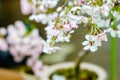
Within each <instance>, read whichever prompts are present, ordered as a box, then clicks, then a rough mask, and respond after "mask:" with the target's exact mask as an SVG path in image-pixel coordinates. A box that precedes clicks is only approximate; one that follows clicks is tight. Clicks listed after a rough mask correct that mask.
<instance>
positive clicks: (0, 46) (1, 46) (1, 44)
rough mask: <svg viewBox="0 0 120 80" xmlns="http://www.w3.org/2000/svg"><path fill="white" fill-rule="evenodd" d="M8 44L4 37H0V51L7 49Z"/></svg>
mask: <svg viewBox="0 0 120 80" xmlns="http://www.w3.org/2000/svg"><path fill="white" fill-rule="evenodd" d="M7 50H8V45H7V42H6V41H5V40H4V39H0V51H7Z"/></svg>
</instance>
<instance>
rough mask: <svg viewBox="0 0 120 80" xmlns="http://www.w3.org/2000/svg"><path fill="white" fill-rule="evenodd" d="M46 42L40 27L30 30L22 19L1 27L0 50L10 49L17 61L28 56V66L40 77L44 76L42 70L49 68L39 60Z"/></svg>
mask: <svg viewBox="0 0 120 80" xmlns="http://www.w3.org/2000/svg"><path fill="white" fill-rule="evenodd" d="M44 44H45V41H44V40H43V39H42V38H41V36H40V35H39V31H38V29H37V28H33V29H32V30H30V31H29V30H28V29H27V27H26V25H25V24H24V23H23V22H22V21H16V22H15V23H14V24H11V25H8V26H7V29H5V28H0V51H9V52H10V54H11V55H12V56H13V59H14V61H16V62H21V61H22V60H23V59H25V58H26V57H27V61H26V64H27V66H29V67H31V68H32V70H33V72H34V73H35V75H36V76H39V77H40V75H41V76H42V73H41V72H40V71H42V70H44V69H45V68H47V67H46V66H45V65H44V64H43V62H42V61H41V60H39V57H40V56H41V54H42V52H43V47H44Z"/></svg>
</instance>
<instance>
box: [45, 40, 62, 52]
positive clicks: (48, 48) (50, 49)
mask: <svg viewBox="0 0 120 80" xmlns="http://www.w3.org/2000/svg"><path fill="white" fill-rule="evenodd" d="M43 45H44V47H43V52H44V53H47V54H52V53H55V52H56V51H57V50H60V48H59V47H53V46H50V44H49V43H46V42H43Z"/></svg>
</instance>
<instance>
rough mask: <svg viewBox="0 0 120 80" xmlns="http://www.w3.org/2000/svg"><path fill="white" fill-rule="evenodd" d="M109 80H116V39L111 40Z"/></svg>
mask: <svg viewBox="0 0 120 80" xmlns="http://www.w3.org/2000/svg"><path fill="white" fill-rule="evenodd" d="M110 52H111V54H110V80H116V67H117V66H116V62H117V61H116V58H117V39H116V38H111V51H110Z"/></svg>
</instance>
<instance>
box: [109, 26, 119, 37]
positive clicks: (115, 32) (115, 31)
mask: <svg viewBox="0 0 120 80" xmlns="http://www.w3.org/2000/svg"><path fill="white" fill-rule="evenodd" d="M108 31H109V32H110V35H111V36H112V37H118V38H120V24H119V25H118V26H117V29H113V28H109V29H108Z"/></svg>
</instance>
